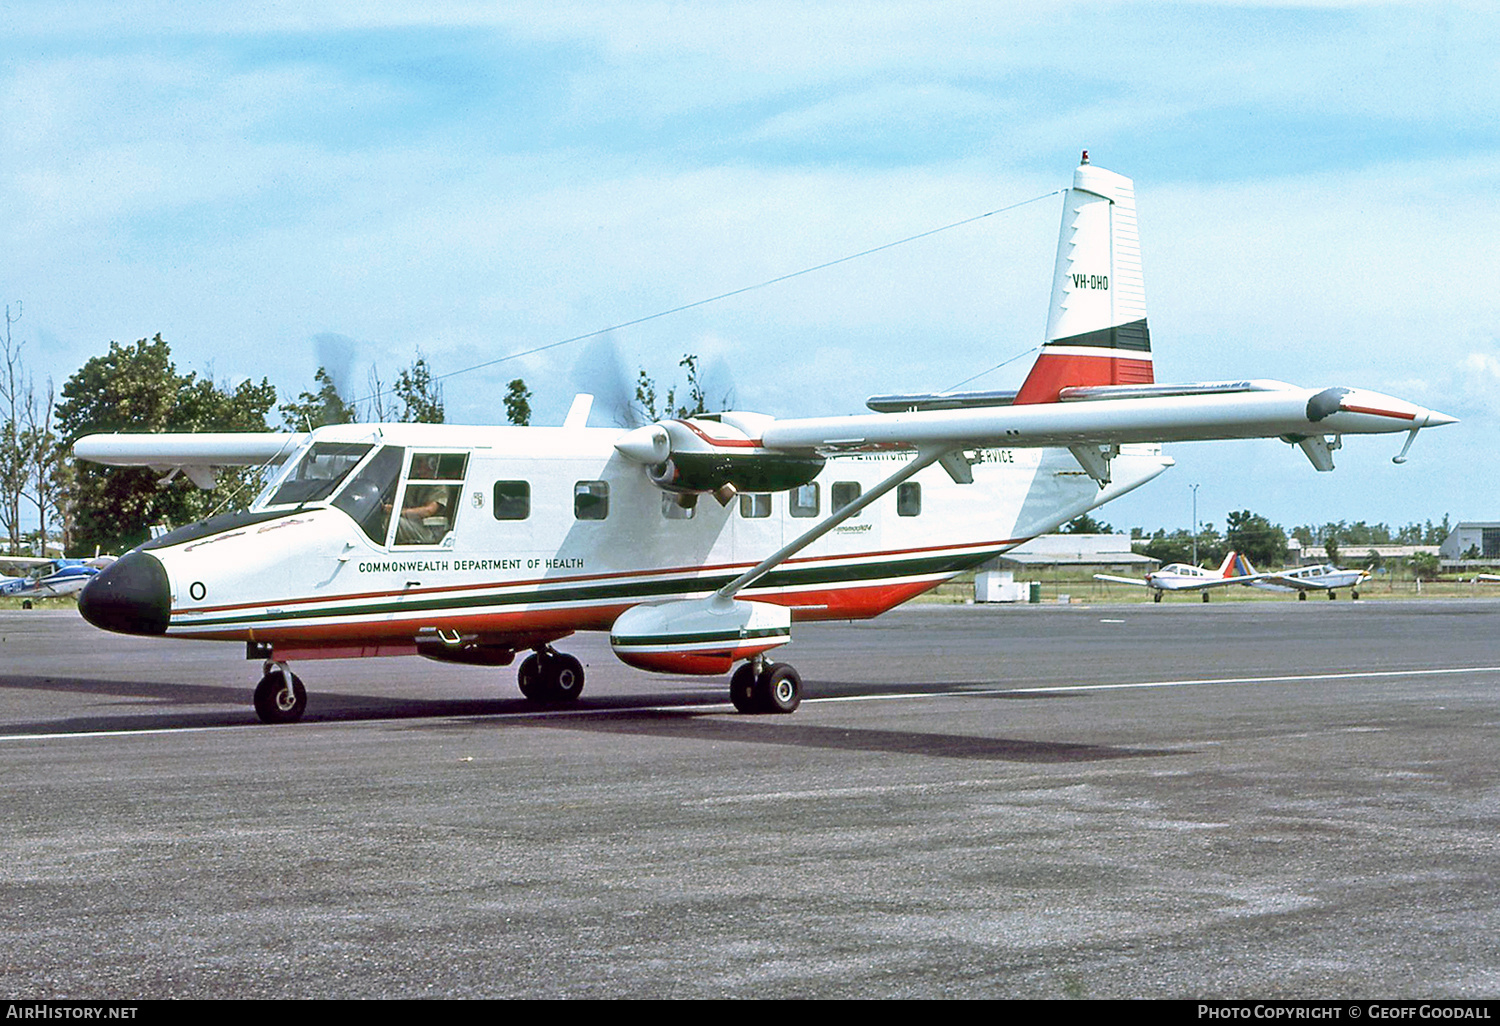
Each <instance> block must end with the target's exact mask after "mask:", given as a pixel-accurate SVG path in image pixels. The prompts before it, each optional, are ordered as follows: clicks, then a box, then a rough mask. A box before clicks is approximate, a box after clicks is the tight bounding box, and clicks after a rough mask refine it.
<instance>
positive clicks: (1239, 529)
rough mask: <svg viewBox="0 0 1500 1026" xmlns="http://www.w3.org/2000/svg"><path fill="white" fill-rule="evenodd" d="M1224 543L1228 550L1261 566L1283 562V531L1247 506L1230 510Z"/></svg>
mask: <svg viewBox="0 0 1500 1026" xmlns="http://www.w3.org/2000/svg"><path fill="white" fill-rule="evenodd" d="M1224 544H1225V545H1226V546H1228V548H1229V549H1230V551H1233V552H1238V553H1239V554H1240V555H1242V556H1244V557H1245V558H1247V559H1249V560H1250V561H1251V562H1252V563H1256V564H1259V565H1260V566H1263V567H1272V566H1281V565H1282V564H1283V563H1285V562H1286V533H1285V532H1284V531H1282V529H1281V528H1280V527H1279V526H1277V525H1276V524H1273V523H1271V522H1270V521H1269V520H1267V519H1266V518H1265V517H1263V516H1261V515H1260V514H1258V513H1251V512H1250V511H1249V510H1248V509H1242V510H1240V511H1239V512H1238V513H1231V514H1229V517H1228V520H1227V521H1226V524H1225V528H1224Z"/></svg>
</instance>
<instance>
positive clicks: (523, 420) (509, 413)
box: [505, 378, 531, 427]
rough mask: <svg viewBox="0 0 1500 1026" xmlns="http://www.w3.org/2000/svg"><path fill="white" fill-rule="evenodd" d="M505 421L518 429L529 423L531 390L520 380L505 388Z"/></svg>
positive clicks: (517, 379)
mask: <svg viewBox="0 0 1500 1026" xmlns="http://www.w3.org/2000/svg"><path fill="white" fill-rule="evenodd" d="M505 419H506V420H508V421H510V422H511V423H512V424H516V425H518V426H520V427H526V426H527V425H528V424H530V423H531V389H529V388H527V387H526V382H525V381H524V380H523V379H521V378H516V379H515V380H514V381H512V382H511V383H510V384H509V385H506V386H505Z"/></svg>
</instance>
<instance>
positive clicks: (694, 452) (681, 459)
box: [615, 413, 823, 501]
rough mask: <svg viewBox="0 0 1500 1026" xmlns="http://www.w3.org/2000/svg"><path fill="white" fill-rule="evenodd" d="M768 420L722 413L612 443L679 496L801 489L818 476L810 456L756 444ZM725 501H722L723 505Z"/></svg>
mask: <svg viewBox="0 0 1500 1026" xmlns="http://www.w3.org/2000/svg"><path fill="white" fill-rule="evenodd" d="M771 419H772V418H770V417H766V416H764V415H761V414H753V413H724V414H720V415H719V417H718V419H705V418H697V417H695V418H690V419H688V420H664V421H658V422H657V423H655V424H648V425H646V426H645V427H641V428H636V429H635V430H634V431H631V432H628V433H627V434H626V435H625V436H624V437H623V438H621V439H620V440H619V441H618V442H616V443H615V448H616V449H617V450H618V451H619V452H620V454H621V455H623V456H625V457H627V458H629V459H632V460H635V461H636V462H637V463H642V464H645V466H646V476H647V477H648V478H649V479H650V480H651V483H652V484H654V485H656V487H658V488H660V489H662V490H663V491H668V492H675V493H678V494H691V495H696V494H702V493H705V492H713V493H717V494H719V495H721V496H724V495H726V494H729V493H727V492H726V491H725V490H726V488H727V489H729V490H731V491H732V492H785V491H790V490H791V489H793V488H800V487H801V486H802V485H805V484H807V483H808V482H810V481H812V480H813V479H814V478H816V477H817V476H818V474H819V473H821V472H822V470H823V457H822V456H819V455H818V454H817V453H815V452H811V451H798V452H788V451H785V450H781V449H768V448H766V447H765V446H764V445H762V444H761V443H760V441H759V431H758V430H757V429H758V427H759V426H760V424H761V423H765V422H769V421H770V420H771ZM726 501H727V500H726Z"/></svg>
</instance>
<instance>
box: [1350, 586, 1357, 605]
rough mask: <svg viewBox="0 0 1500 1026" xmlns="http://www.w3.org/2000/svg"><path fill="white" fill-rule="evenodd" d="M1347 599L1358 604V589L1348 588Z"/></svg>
mask: <svg viewBox="0 0 1500 1026" xmlns="http://www.w3.org/2000/svg"><path fill="white" fill-rule="evenodd" d="M1349 597H1350V598H1352V599H1353V600H1354V601H1356V602H1358V601H1359V589H1358V588H1350V589H1349Z"/></svg>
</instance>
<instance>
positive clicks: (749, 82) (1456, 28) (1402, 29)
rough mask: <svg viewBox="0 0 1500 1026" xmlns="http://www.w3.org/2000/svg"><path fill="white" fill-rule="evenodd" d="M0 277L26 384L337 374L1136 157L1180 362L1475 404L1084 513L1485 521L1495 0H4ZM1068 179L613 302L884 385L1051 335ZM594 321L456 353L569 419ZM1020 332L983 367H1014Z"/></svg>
mask: <svg viewBox="0 0 1500 1026" xmlns="http://www.w3.org/2000/svg"><path fill="white" fill-rule="evenodd" d="M0 9H3V11H4V15H5V23H6V26H7V32H6V34H5V37H4V39H3V41H0V52H3V54H4V59H3V61H0V140H3V147H4V149H3V153H4V155H5V166H6V172H5V173H4V174H3V175H0V210H4V211H5V212H6V216H5V217H4V218H3V219H0V232H3V239H4V252H5V260H4V262H3V264H0V288H3V291H4V298H5V299H6V300H7V301H8V302H10V303H12V304H13V305H14V304H15V303H16V301H20V302H22V303H24V317H23V318H22V320H21V321H20V323H19V324H17V325H16V327H15V334H16V337H17V338H18V339H22V340H24V341H25V342H26V348H25V350H24V356H25V359H26V360H27V363H28V365H29V367H30V369H31V371H32V372H33V374H34V375H35V376H36V378H37V379H38V381H39V382H42V381H44V380H45V379H46V378H48V377H51V378H53V379H54V380H55V381H56V383H57V384H59V385H60V384H61V383H62V381H63V380H65V379H66V378H67V377H68V376H69V375H71V374H72V373H73V372H74V371H75V370H77V369H78V367H79V366H81V364H82V363H83V362H84V361H85V360H87V359H88V358H89V357H91V356H94V355H97V354H99V353H101V352H103V351H104V350H105V349H106V348H107V346H108V343H109V341H110V340H112V339H113V340H118V341H122V342H124V341H131V340H134V339H136V338H141V337H147V336H151V335H154V334H156V333H157V332H160V333H162V335H163V336H164V337H165V338H166V339H167V340H168V342H170V343H171V345H172V350H173V353H174V355H175V357H176V360H177V363H178V366H179V368H181V369H184V370H194V371H197V372H199V373H200V374H210V375H212V376H213V377H214V378H216V379H219V380H223V381H226V382H235V381H238V380H241V379H244V378H246V377H254V378H257V379H259V378H260V377H262V376H265V377H269V378H270V379H271V381H272V382H273V383H274V384H275V385H276V386H277V388H278V390H279V391H280V392H281V393H282V394H283V395H284V396H288V395H292V394H295V393H296V392H299V391H301V390H303V389H305V388H309V387H310V386H311V383H312V377H313V372H314V371H315V370H316V368H317V366H318V365H319V363H327V364H329V365H330V368H331V369H333V370H334V371H335V372H336V373H337V374H338V375H339V376H340V377H341V379H342V382H343V385H344V391H345V392H346V393H347V394H348V395H349V396H350V397H355V398H357V397H360V396H363V395H364V394H366V392H367V387H366V383H367V375H368V371H369V367H370V366H371V364H372V363H373V364H375V365H377V366H378V367H379V368H380V371H381V374H382V375H383V376H384V377H385V379H386V380H387V381H388V380H389V379H390V378H391V377H393V376H394V374H395V372H396V371H397V370H399V369H400V368H401V367H403V366H405V365H407V364H408V363H409V362H410V361H411V360H412V358H413V357H414V356H415V355H416V353H417V352H418V351H420V352H421V353H422V354H424V355H425V356H426V357H427V359H428V360H429V362H430V363H431V364H432V365H433V367H434V368H435V369H436V370H437V371H438V372H439V373H444V374H447V373H450V372H454V371H459V370H461V369H463V368H466V367H471V366H474V365H476V364H480V363H484V362H486V361H491V360H495V359H498V358H499V357H502V356H505V355H507V354H509V353H514V352H520V351H524V350H528V349H533V348H536V347H538V346H542V345H546V344H547V343H549V342H553V341H557V340H559V339H564V338H569V337H572V336H575V335H580V334H583V333H585V332H590V331H594V330H597V329H599V328H603V327H606V326H608V325H612V324H619V323H623V322H626V321H631V320H634V319H636V318H640V317H643V316H646V315H649V314H653V313H656V312H658V311H662V310H666V309H670V308H673V307H676V306H679V305H682V304H685V303H691V302H694V301H697V300H700V299H703V298H706V297H708V296H712V295H717V294H719V293H722V292H726V291H729V290H732V289H737V288H740V287H743V286H745V285H750V284H754V283H756V282H760V281H764V280H766V279H769V278H773V277H776V276H778V275H782V274H786V273H788V272H791V271H796V270H799V269H801V268H804V267H808V266H811V265H814V264H819V263H822V262H824V261H827V260H830V259H835V258H838V257H841V256H845V255H847V254H850V253H854V252H858V251H860V250H863V249H866V248H869V247H872V246H877V245H880V244H882V243H886V242H890V241H892V240H895V239H899V238H903V237H905V236H908V235H911V234H914V233H917V232H921V231H926V230H928V229H931V228H934V227H937V226H939V225H943V224H948V223H950V222H953V221H957V220H960V219H962V218H966V217H971V216H973V215H975V214H980V213H984V212H986V211H989V210H994V209H996V208H999V207H1003V206H1007V205H1009V204H1012V203H1015V202H1017V201H1020V200H1025V199H1029V198H1031V197H1035V196H1040V195H1042V194H1045V193H1048V192H1051V191H1053V190H1055V189H1058V188H1061V187H1063V186H1065V185H1066V184H1067V183H1068V182H1069V181H1070V176H1071V172H1072V168H1073V166H1074V164H1075V163H1076V161H1077V156H1078V151H1079V150H1080V149H1083V148H1087V149H1089V150H1090V152H1091V154H1092V156H1093V159H1094V161H1095V163H1098V164H1101V165H1103V166H1105V167H1108V168H1110V169H1112V170H1116V171H1119V172H1121V173H1123V174H1126V175H1129V176H1131V177H1132V178H1134V179H1135V181H1136V188H1137V194H1138V197H1139V205H1140V214H1141V223H1142V240H1143V247H1144V253H1145V267H1146V275H1147V294H1148V303H1149V307H1150V319H1151V327H1152V339H1153V343H1154V348H1155V350H1156V361H1157V377H1158V380H1212V379H1231V378H1233V379H1237V378H1245V377H1269V378H1280V379H1282V380H1286V381H1292V382H1295V383H1298V384H1303V385H1308V386H1323V385H1333V384H1341V385H1359V386H1364V387H1369V388H1374V389H1377V390H1381V391H1387V392H1391V393H1393V394H1397V395H1400V396H1402V397H1405V398H1408V399H1411V400H1413V401H1416V402H1419V403H1424V404H1427V405H1431V406H1434V407H1436V408H1438V409H1441V410H1443V411H1445V412H1448V413H1452V414H1454V415H1456V416H1459V417H1461V418H1463V423H1462V424H1460V425H1457V426H1454V427H1448V428H1444V429H1442V430H1441V431H1433V432H1430V433H1427V434H1425V435H1424V436H1423V437H1421V438H1419V439H1418V441H1417V443H1416V445H1415V447H1414V448H1413V452H1412V459H1411V461H1410V462H1409V463H1408V464H1406V465H1405V466H1401V467H1397V466H1393V465H1392V464H1391V462H1390V457H1391V456H1392V455H1394V454H1395V452H1396V451H1397V450H1398V448H1399V444H1400V443H1399V440H1398V439H1391V438H1378V439H1350V440H1349V443H1348V445H1347V446H1346V447H1345V449H1344V450H1343V451H1342V452H1341V453H1339V460H1338V462H1339V464H1340V469H1339V470H1338V471H1336V472H1335V473H1333V474H1316V473H1315V472H1314V471H1313V470H1312V469H1311V467H1310V466H1309V465H1308V464H1307V463H1306V461H1305V460H1304V458H1303V457H1302V456H1301V454H1300V453H1298V452H1296V451H1295V450H1293V449H1290V448H1289V447H1287V446H1285V445H1283V444H1281V443H1278V442H1270V441H1265V442H1242V443H1221V444H1209V443H1199V444H1196V445H1179V446H1174V447H1172V448H1171V449H1170V450H1169V451H1170V452H1171V453H1172V455H1173V456H1174V457H1176V459H1177V460H1178V463H1179V466H1178V467H1177V468H1176V469H1175V470H1173V471H1172V472H1171V473H1169V474H1168V475H1166V476H1165V477H1164V478H1162V479H1159V480H1158V481H1157V482H1155V483H1153V484H1152V485H1149V486H1147V488H1146V489H1144V490H1143V491H1142V492H1140V493H1137V494H1136V495H1135V496H1131V497H1128V498H1126V499H1124V500H1121V501H1119V502H1117V503H1114V504H1112V505H1110V506H1108V507H1105V509H1104V510H1103V512H1102V517H1103V519H1105V520H1108V521H1110V522H1112V523H1114V524H1115V525H1116V526H1117V527H1128V526H1134V525H1139V526H1145V527H1147V528H1152V527H1156V526H1166V527H1176V526H1184V527H1185V526H1187V524H1188V521H1189V520H1190V516H1191V492H1190V485H1192V484H1198V485H1199V486H1200V488H1199V492H1198V503H1199V515H1200V517H1201V518H1202V519H1204V520H1208V521H1212V522H1215V523H1217V524H1219V525H1220V526H1222V524H1223V521H1224V515H1225V513H1226V512H1228V511H1230V510H1237V509H1246V508H1248V509H1252V510H1254V511H1256V512H1260V513H1264V514H1265V515H1267V516H1269V517H1270V518H1271V519H1272V520H1274V521H1277V522H1280V523H1282V524H1284V525H1286V526H1288V527H1290V526H1293V525H1295V524H1300V523H1321V522H1324V521H1328V520H1339V519H1351V520H1352V519H1364V520H1370V521H1380V520H1384V521H1387V522H1390V523H1392V524H1402V523H1406V522H1409V521H1411V520H1426V519H1433V520H1438V519H1441V517H1442V516H1443V515H1444V514H1445V513H1447V514H1449V515H1451V516H1452V517H1453V518H1454V519H1455V520H1459V519H1495V518H1497V517H1500V496H1497V489H1496V487H1495V486H1496V483H1497V474H1496V471H1495V458H1494V453H1493V451H1492V447H1493V445H1492V443H1493V442H1494V440H1495V439H1496V427H1497V415H1500V409H1497V404H1496V401H1495V395H1496V391H1497V387H1500V327H1497V325H1500V318H1497V314H1500V289H1497V287H1496V278H1497V277H1500V241H1497V240H1500V201H1497V198H1496V197H1497V188H1496V187H1497V184H1500V164H1497V162H1496V160H1495V155H1496V151H1497V149H1500V56H1497V55H1500V15H1496V14H1495V13H1494V12H1493V9H1492V8H1491V7H1489V6H1488V5H1480V4H1473V5H1468V4H1450V5H1432V4H1410V5H1408V4H1400V3H1368V4H1356V3H1347V4H1346V3H1303V4H1298V3H1289V4H1260V3H1246V4H1222V3H1182V4H1150V3H1130V4H1114V3H1106V2H1098V0H1092V2H1088V3H1079V4H1056V3H1049V4H1026V3H1019V4H994V3H933V2H927V3H921V2H889V3H880V2H865V3H856V4H811V5H809V4H804V3H780V2H768V0H756V2H753V3H699V4H680V3H570V2H567V0H552V2H547V3H536V4H530V3H508V4H505V5H503V6H501V5H489V4H479V3H474V4H447V5H445V4H436V5H434V4H430V3H424V4H409V5H408V4H400V3H390V4H373V5H360V6H359V7H358V8H356V7H355V5H347V4H341V3H340V4H332V3H331V4H319V3H300V4H295V5H290V4H254V3H251V4H244V5H239V6H236V7H234V8H233V9H228V8H225V9H223V10H221V9H220V7H219V6H218V5H201V6H199V5H182V4H167V3H129V2H124V3H100V4H93V3H47V4H40V3H37V4H32V3H3V4H0ZM1059 203H1060V201H1058V200H1056V199H1049V200H1046V201H1043V202H1038V203H1034V204H1030V205H1028V206H1024V207H1021V208H1020V209H1018V210H1015V211H1013V212H1011V213H1008V214H1004V215H997V216H996V217H992V218H986V219H984V220H982V221H979V222H976V223H975V224H972V225H969V226H966V227H964V228H959V229H955V230H953V231H949V232H944V233H942V234H940V235H936V236H933V237H931V238H928V239H925V240H922V241H920V242H915V243H911V244H909V245H905V246H901V247H898V248H896V249H891V250H887V251H884V252H882V253H880V254H877V255H874V256H871V257H866V258H863V259H860V260H855V261H851V262H849V263H846V264H842V265H840V266H838V267H836V268H832V269H830V270H827V271H822V272H819V273H817V274H812V275H807V276H804V277H800V278H797V279H795V280H794V281H791V282H787V283H784V284H781V285H777V286H773V287H770V288H766V289H760V290H756V291H753V292H750V293H747V294H744V295H741V296H736V297H734V298H732V299H728V300H724V301H722V302H718V303H713V304H709V305H706V306H702V307H698V308H695V309H693V310H691V311H687V312H685V313H682V314H678V315H674V316H672V317H666V318H662V319H659V320H655V321H652V322H650V323H648V324H644V325H640V326H637V327H633V328H628V329H622V330H620V331H616V332H613V333H611V335H610V336H609V339H608V343H609V345H610V346H611V347H612V348H613V352H614V354H615V359H616V360H617V362H618V363H619V365H620V366H621V368H622V369H623V370H624V372H625V373H626V374H627V375H630V376H633V374H634V372H635V370H636V369H637V368H641V367H644V368H645V369H646V370H647V371H648V372H649V373H651V374H652V375H653V376H655V377H656V378H657V379H658V380H659V381H660V382H661V383H663V384H665V383H666V382H667V381H669V380H671V379H672V378H673V377H674V376H675V375H676V374H677V367H676V364H677V361H678V359H680V357H681V356H682V354H684V353H688V352H692V353H696V354H698V355H699V356H700V357H701V358H702V359H703V360H704V362H705V364H706V366H707V367H708V369H709V377H710V382H711V384H712V386H713V387H714V388H715V389H716V390H718V391H720V392H728V391H730V390H732V391H733V395H734V400H735V405H736V406H738V407H740V408H745V409H756V410H761V411H764V412H767V413H772V414H778V415H821V414H833V413H842V412H858V411H860V410H862V409H863V401H864V398H865V397H866V396H867V395H869V394H872V393H876V392H890V391H901V390H918V389H920V390H927V389H942V388H946V387H950V386H952V385H954V384H956V383H958V382H959V381H962V380H964V379H966V378H969V377H970V376H972V375H974V374H977V373H979V372H980V371H983V370H985V369H986V368H989V367H992V366H994V365H995V364H998V363H1001V362H1002V361H1005V360H1007V359H1009V358H1011V357H1013V356H1016V355H1017V354H1020V353H1023V352H1025V351H1026V350H1027V349H1029V348H1030V347H1032V346H1035V345H1036V344H1038V343H1039V342H1040V341H1041V334H1042V332H1043V330H1044V327H1045V320H1046V305H1047V299H1048V290H1049V286H1050V276H1051V269H1052V261H1053V256H1054V252H1055V246H1056V235H1057V225H1058V218H1059ZM603 353H604V350H602V349H601V348H600V347H599V346H598V345H590V344H583V343H580V344H577V345H573V346H568V347H562V348H558V349H553V350H550V351H548V352H546V353H544V354H538V355H536V356H531V357H525V358H522V359H516V360H510V361H507V362H503V363H499V364H495V365H492V366H490V367H487V368H485V369H482V370H478V371H473V372H470V373H465V374H457V375H455V376H453V377H449V378H447V379H446V380H445V389H446V399H447V406H448V411H449V419H450V420H451V421H461V422H471V423H490V422H499V421H502V420H503V411H502V410H501V409H500V407H499V404H498V401H497V397H498V396H499V395H500V394H501V392H502V391H503V388H504V384H505V382H507V381H509V380H510V379H511V378H513V377H518V376H519V377H524V378H525V379H526V381H527V383H528V384H529V385H530V386H531V387H532V389H533V391H534V392H535V393H536V401H535V407H536V411H537V417H538V419H539V420H540V421H543V422H557V421H558V420H560V418H561V416H562V414H563V412H564V411H565V409H566V407H567V404H568V402H569V400H570V399H571V396H572V393H573V392H574V391H575V390H577V389H578V388H579V387H588V388H601V387H603V383H602V382H601V380H600V378H601V376H603V377H608V375H607V374H606V373H604V372H602V371H601V370H600V365H601V364H603V363H607V362H608V359H607V357H605V356H604V355H603ZM1029 362H1030V361H1029V359H1027V358H1022V359H1020V360H1018V361H1016V362H1014V363H1011V364H1009V365H1008V366H1007V367H1005V368H1004V369H1002V370H1000V371H997V372H994V373H992V374H990V375H987V376H985V377H983V378H981V379H979V380H978V381H976V382H974V383H973V385H972V386H970V387H993V388H1005V387H1014V386H1015V385H1016V384H1018V383H1019V380H1020V378H1021V377H1022V376H1024V372H1025V368H1026V367H1027V366H1028V365H1029Z"/></svg>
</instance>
